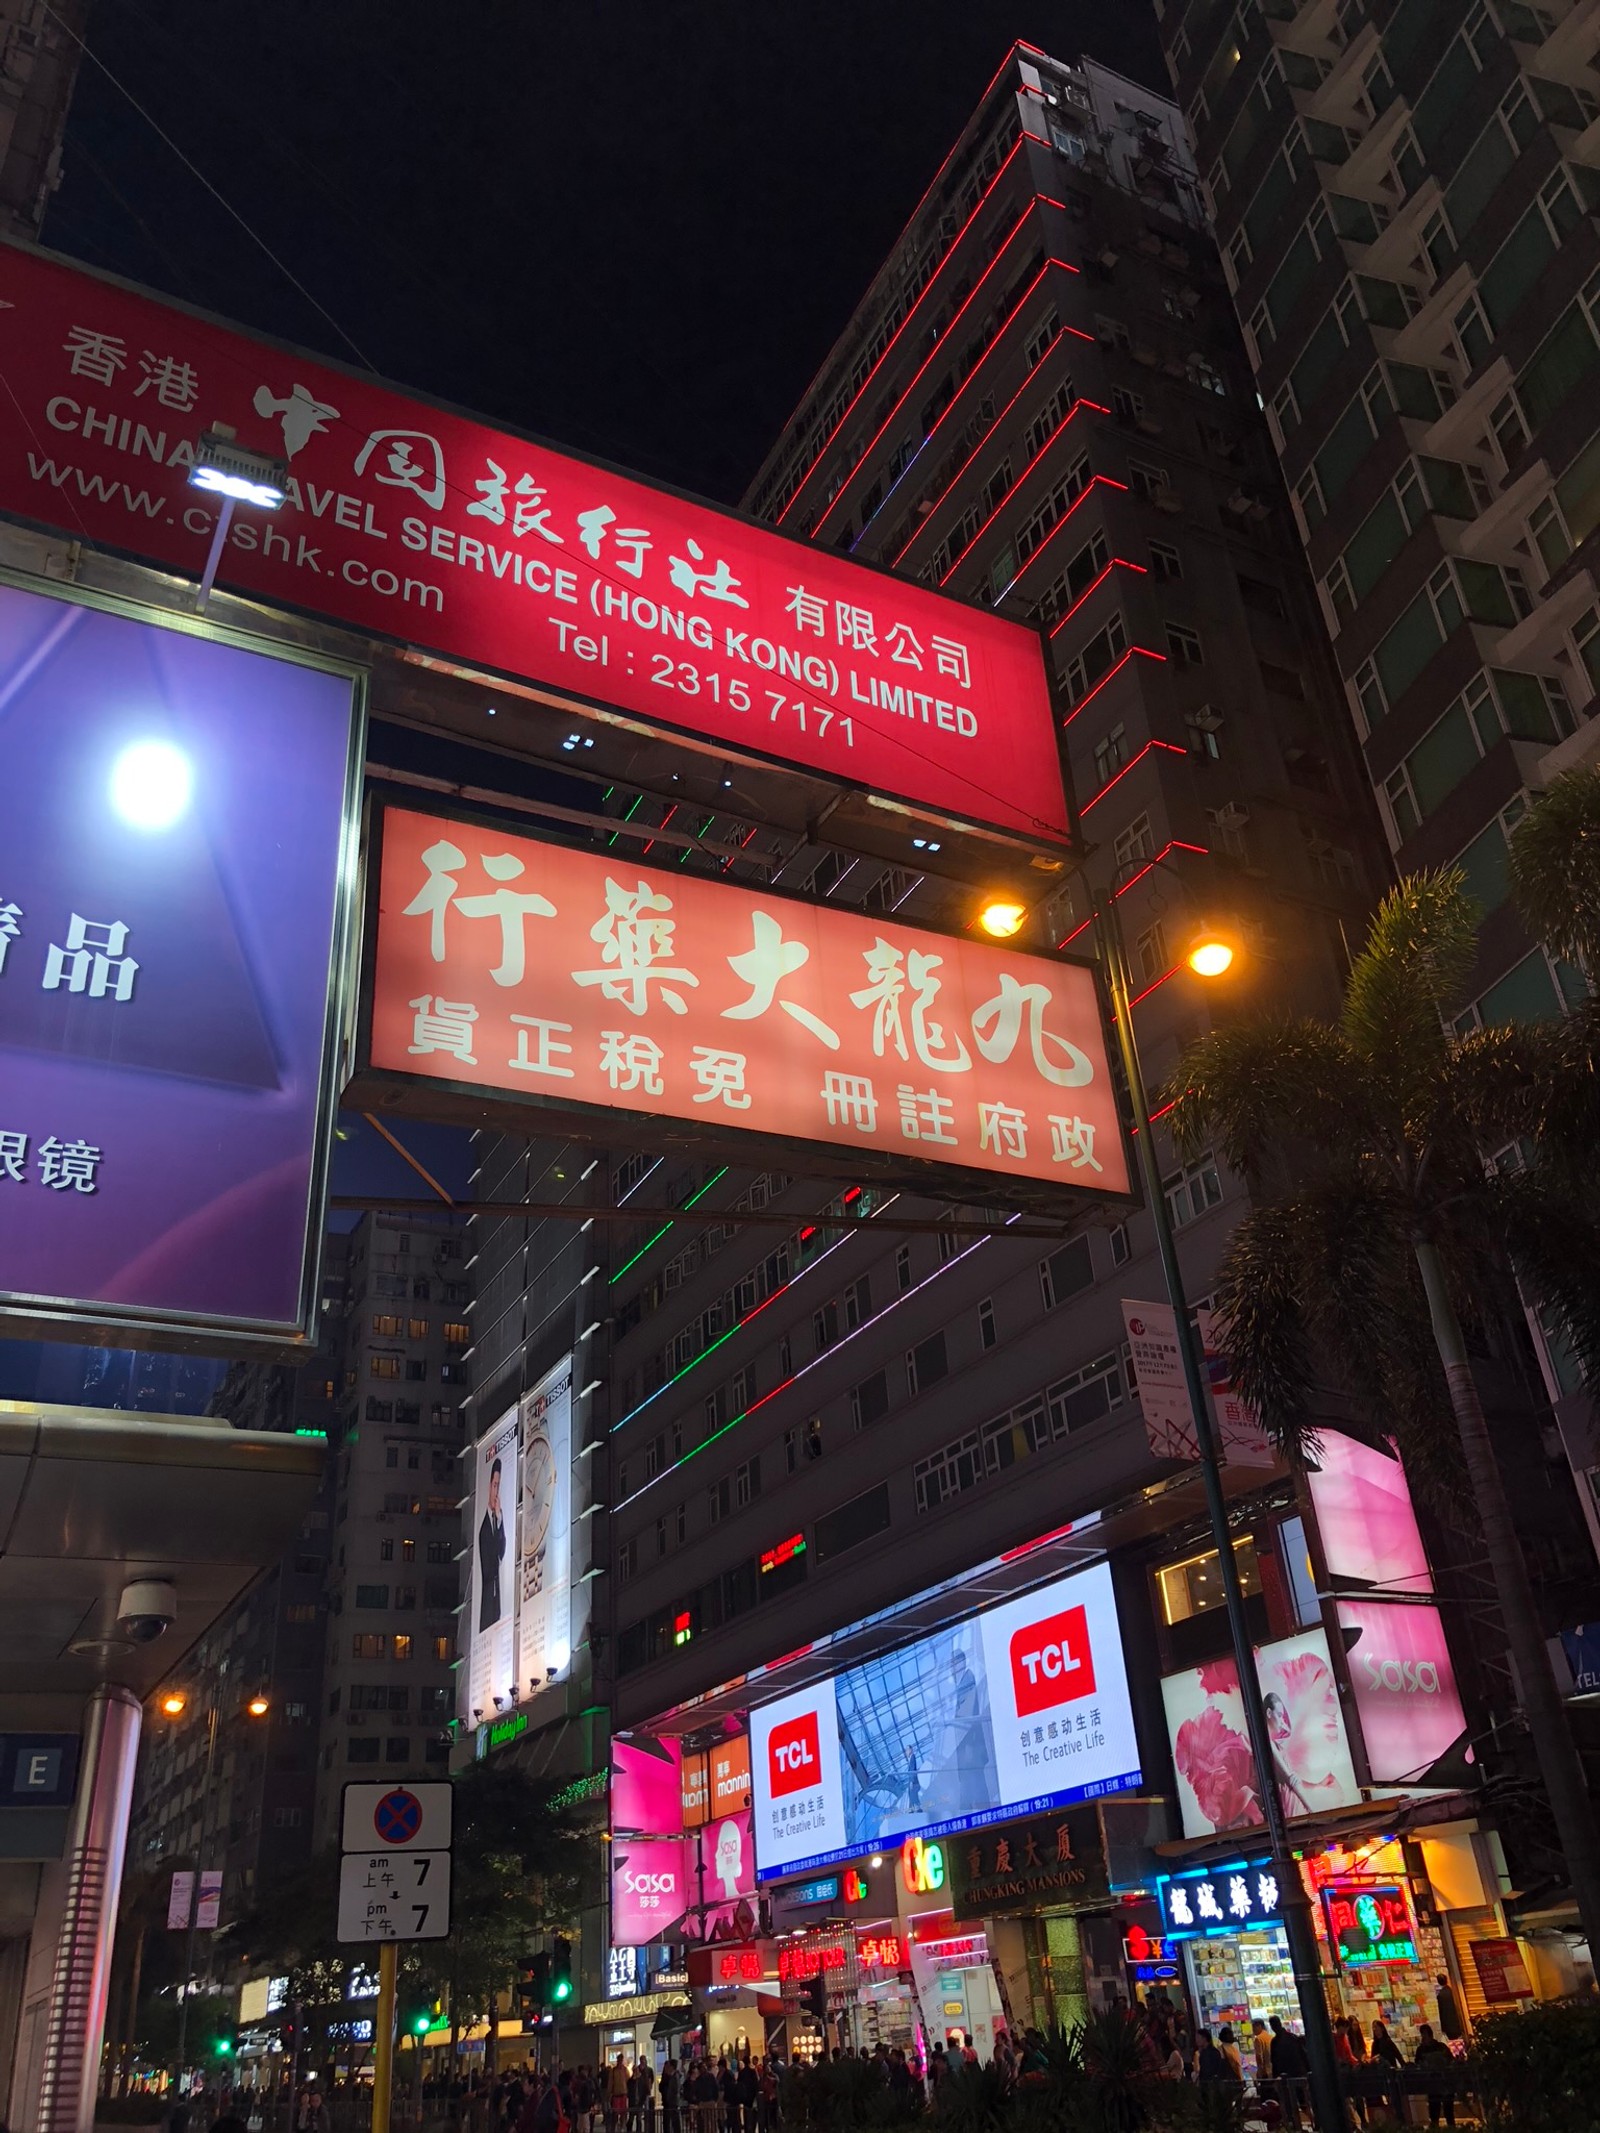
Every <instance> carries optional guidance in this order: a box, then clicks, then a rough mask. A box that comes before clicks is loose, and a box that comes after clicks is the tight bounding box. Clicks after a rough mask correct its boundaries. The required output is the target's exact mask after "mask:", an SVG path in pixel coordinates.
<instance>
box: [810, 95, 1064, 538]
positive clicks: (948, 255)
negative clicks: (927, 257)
mask: <svg viewBox="0 0 1600 2133" xmlns="http://www.w3.org/2000/svg"><path fill="white" fill-rule="evenodd" d="M998 79H999V77H998V76H996V80H998ZM1021 147H1022V142H1021V140H1020V139H1019V140H1016V141H1013V142H1012V144H1011V153H1010V154H1009V155H1008V156H1007V157H1006V159H1005V161H1004V162H1003V163H1002V164H1001V166H1000V168H999V169H998V170H997V171H996V172H995V174H994V176H993V178H991V179H990V181H989V183H988V185H987V186H985V188H984V190H983V191H982V193H980V194H979V196H978V204H977V206H976V207H975V208H974V209H973V210H972V213H971V214H970V215H969V216H968V217H967V219H966V221H965V222H963V223H962V225H961V227H960V229H958V230H957V231H956V233H955V235H954V236H953V237H952V238H951V240H950V244H949V248H948V250H947V251H946V252H945V255H944V257H943V259H941V260H940V262H939V264H938V265H937V266H936V267H935V268H934V270H933V272H932V273H931V274H930V275H929V277H928V282H927V286H926V288H924V289H923V290H922V291H921V292H920V294H919V295H918V296H917V298H916V300H915V301H914V302H913V304H912V306H911V309H910V310H909V311H908V312H907V313H906V315H905V317H904V318H903V319H902V320H901V321H900V323H899V325H898V326H896V328H895V329H894V332H893V333H892V334H891V335H890V337H889V340H888V342H887V343H886V344H885V347H884V351H883V353H882V355H880V356H879V358H878V360H877V362H876V363H874V364H873V366H872V368H871V369H870V370H869V371H868V372H867V374H866V376H865V377H864V378H863V379H862V381H861V383H860V385H859V386H857V388H856V390H855V391H854V392H853V393H852V394H851V395H850V398H849V400H848V401H847V403H846V404H845V406H844V408H843V409H842V410H841V412H840V415H839V419H838V421H837V422H836V423H835V424H834V425H833V428H832V429H831V430H829V432H828V434H827V436H826V437H824V438H823V439H822V441H821V443H820V444H819V445H818V446H817V449H816V454H815V456H814V458H813V459H812V461H811V463H810V465H809V466H808V467H807V468H806V470H805V473H804V474H803V475H802V476H801V479H800V486H799V488H797V489H796V490H795V492H794V494H793V496H791V497H790V499H789V501H788V502H787V503H786V504H785V505H784V507H783V509H782V510H781V511H780V512H779V513H778V517H777V521H776V523H777V524H778V525H780V526H781V525H782V524H783V522H784V520H785V519H786V518H787V517H788V516H789V513H790V512H791V511H792V510H793V509H794V507H795V505H796V504H797V503H799V501H800V499H801V497H802V496H804V495H805V493H806V489H807V487H808V486H809V484H810V481H811V477H812V475H813V474H815V472H816V471H817V468H818V467H819V466H820V465H821V464H822V458H823V454H824V453H825V452H826V451H827V449H828V447H829V445H830V444H832V442H833V440H834V438H835V437H837V436H838V434H839V432H840V431H841V430H842V429H843V428H844V426H845V424H846V423H847V422H848V421H849V420H850V413H851V409H852V408H854V406H855V404H856V402H857V401H858V400H859V399H860V398H861V395H862V394H863V393H864V392H865V391H866V389H867V387H868V386H869V385H870V384H871V383H872V381H873V379H874V378H875V377H876V376H877V375H878V372H879V371H880V370H881V369H882V368H883V366H884V364H885V363H887V362H888V360H889V358H890V356H891V355H892V354H893V353H894V350H895V346H896V344H897V343H898V341H899V339H900V336H901V334H902V333H904V332H905V330H906V328H907V327H908V326H909V325H910V324H911V321H912V320H913V319H914V318H915V317H916V315H917V313H918V312H919V311H920V310H921V308H922V300H923V297H925V296H929V295H931V294H932V292H933V290H934V289H935V288H936V287H937V285H938V281H939V277H940V275H941V274H942V273H943V272H944V270H945V268H946V267H947V266H948V265H949V264H950V262H951V260H952V259H954V258H955V256H956V253H957V252H958V251H959V250H960V249H961V240H962V238H963V237H965V236H966V234H967V232H968V230H970V229H971V227H972V225H973V223H974V222H975V221H976V220H977V219H978V217H979V216H980V215H981V214H982V213H983V210H984V208H985V207H986V206H987V204H988V201H989V197H990V195H991V194H992V193H993V191H994V189H995V187H996V186H997V185H998V184H999V183H1000V180H1001V179H1002V178H1003V177H1004V176H1005V174H1006V172H1007V171H1008V170H1009V169H1010V168H1011V161H1012V157H1013V156H1015V155H1017V154H1018V153H1019V152H1020V150H1021ZM930 189H931V188H930ZM923 197H924V198H926V197H927V195H926V194H924V196H923ZM916 219H917V218H916V215H915V214H914V213H913V215H912V217H911V221H912V222H915V220H916ZM1022 220H1023V221H1024V222H1025V221H1026V220H1027V210H1026V208H1024V210H1023V213H1022ZM910 227H911V223H910V222H908V223H907V224H906V228H907V229H909V228H910ZM1015 234H1016V233H1015V231H1013V232H1012V235H1013V236H1014V235H1015ZM901 235H902V236H903V235H904V231H902V232H901ZM898 242H899V239H898V238H897V239H896V243H898ZM1008 242H1009V240H1008Z"/></svg>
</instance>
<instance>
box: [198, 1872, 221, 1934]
mask: <svg viewBox="0 0 1600 2133" xmlns="http://www.w3.org/2000/svg"><path fill="white" fill-rule="evenodd" d="M221 1918H222V1875H221V1874H220V1873H219V1872H216V1871H212V1872H208V1873H204V1874H202V1875H201V1876H200V1908H199V1910H198V1911H197V1912H196V1913H195V1921H194V1922H195V1924H196V1925H197V1926H198V1927H199V1929H200V1931H201V1932H202V1933H213V1932H215V1931H216V1928H217V1926H218V1924H219V1923H220V1922H221Z"/></svg>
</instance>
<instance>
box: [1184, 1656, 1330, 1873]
mask: <svg viewBox="0 0 1600 2133" xmlns="http://www.w3.org/2000/svg"><path fill="white" fill-rule="evenodd" d="M1256 1668H1257V1672H1258V1674H1259V1676H1260V1680H1261V1697H1262V1703H1263V1705H1264V1707H1265V1710H1266V1717H1267V1733H1268V1736H1269V1738H1270V1739H1271V1742H1272V1747H1273V1755H1274V1760H1275V1763H1276V1766H1277V1775H1278V1792H1279V1797H1280V1798H1281V1800H1282V1802H1283V1811H1284V1814H1285V1816H1286V1817H1287V1818H1289V1819H1293V1818H1294V1817H1296V1816H1298V1815H1309V1814H1321V1813H1323V1812H1324V1811H1326V1810H1327V1809H1329V1808H1336V1807H1354V1806H1356V1805H1358V1804H1359V1802H1360V1799H1361V1790H1360V1787H1359V1786H1358V1785H1357V1783H1356V1774H1355V1768H1354V1765H1353V1764H1352V1762H1351V1760H1350V1744H1349V1741H1348V1740H1347V1738H1346V1736H1345V1730H1344V1720H1343V1718H1342V1716H1341V1714H1340V1710H1339V1688H1338V1683H1337V1680H1336V1679H1335V1676H1334V1671H1333V1666H1332V1662H1331V1661H1330V1659H1329V1656H1328V1640H1327V1636H1326V1634H1325V1633H1324V1632H1323V1631H1322V1630H1320V1629H1314V1630H1306V1631H1303V1632H1301V1634H1299V1635H1298V1636H1293V1637H1284V1638H1281V1639H1280V1640H1279V1641H1278V1642H1277V1643H1275V1644H1265V1645H1260V1646H1258V1647H1257V1650H1256ZM1161 1695H1162V1701H1163V1702H1164V1704H1165V1706H1166V1713H1167V1738H1168V1740H1169V1742H1170V1744H1171V1747H1172V1761H1173V1765H1174V1768H1175V1769H1176V1771H1177V1774H1178V1799H1179V1803H1180V1805H1181V1807H1182V1810H1183V1833H1184V1835H1185V1836H1186V1837H1205V1836H1210V1835H1211V1834H1212V1833H1213V1832H1214V1831H1217V1830H1227V1829H1251V1828H1254V1827H1256V1826H1258V1825H1259V1824H1260V1823H1261V1821H1262V1819H1263V1817H1262V1813H1261V1800H1260V1795H1259V1792H1258V1789H1257V1785H1256V1775H1255V1766H1254V1763H1253V1761H1252V1759H1251V1755H1250V1740H1249V1735H1248V1733H1247V1732H1246V1730H1245V1715H1244V1699H1243V1697H1242V1696H1241V1694H1240V1691H1239V1672H1238V1669H1237V1667H1236V1666H1235V1665H1234V1663H1233V1661H1232V1660H1231V1659H1214V1660H1211V1661H1210V1662H1208V1664H1206V1665H1205V1666H1197V1667H1191V1668H1189V1669H1188V1670H1187V1671H1186V1672H1184V1673H1181V1674H1168V1675H1165V1676H1164V1677H1163V1679H1162V1683H1161Z"/></svg>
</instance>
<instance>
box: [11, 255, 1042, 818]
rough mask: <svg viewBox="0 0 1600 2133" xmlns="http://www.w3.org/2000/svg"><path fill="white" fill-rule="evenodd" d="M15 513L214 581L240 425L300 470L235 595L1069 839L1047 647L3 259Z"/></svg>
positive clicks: (460, 419) (368, 385)
mask: <svg viewBox="0 0 1600 2133" xmlns="http://www.w3.org/2000/svg"><path fill="white" fill-rule="evenodd" d="M0 370H3V373H4V376H5V380H6V387H7V391H8V394H9V396H10V415H11V419H10V420H8V421H7V422H6V424H5V425H4V428H3V431H0V511H4V512H7V513H10V514H11V515H13V516H14V517H18V518H23V519H28V520H32V521H34V522H36V523H40V524H43V525H46V526H51V527H58V528H59V529H60V530H61V531H62V532H63V533H65V534H67V535H69V536H70V537H73V538H78V537H81V536H85V535H86V536H88V537H89V538H90V539H92V540H94V541H97V542H101V543H103V544H105V545H106V546H109V547H112V548H117V549H121V550H122V551H124V552H125V553H127V554H130V555H135V556H139V557H143V558H147V559H149V560H150V561H153V562H156V563H161V564H166V565H170V566H172V567H173V568H175V569H178V570H180V571H184V572H186V573H188V574H190V575H192V576H194V577H196V578H198V577H199V575H200V572H201V569H202V567H203V566H204V563H205V559H206V552H207V548H208V546H209V544H210V540H211V534H212V530H213V525H214V517H215V509H216V506H215V504H214V502H213V501H211V500H209V499H206V498H203V497H202V496H201V494H200V493H199V492H197V491H195V490H193V489H190V488H189V487H187V486H186V484H187V478H188V471H189V468H190V466H191V465H192V463H193V458H194V450H193V447H194V443H195V440H196V439H197V438H198V437H199V436H200V434H201V433H202V431H204V430H205V429H207V428H208V427H209V426H210V425H211V424H213V423H222V424H226V425H228V426H229V427H231V428H232V429H233V430H235V431H236V432H237V435H238V440H239V443H240V444H241V445H243V446H246V447H248V448H250V449H252V450H255V451H260V452H263V453H265V454H266V455H268V456H269V457H270V458H272V459H276V460H282V461H287V463H288V469H289V488H288V498H287V502H286V503H285V505H284V507H283V509H282V510H280V511H278V512H275V513H273V514H271V515H270V516H268V515H264V514H262V513H259V512H255V511H250V510H241V511H240V512H239V513H238V514H237V515H236V517H235V519H234V522H233V526H232V530H231V532H230V533H229V536H228V540H227V544H226V547H225V549H224V553H223V558H222V565H221V571H220V575H219V583H220V584H221V585H222V586H223V587H224V588H226V589H232V590H237V591H240V592H244V593H248V594H251V595H253V596H255V597H257V598H265V599H268V600H274V601H279V602H281V603H283V604H284V605H287V606H291V607H295V608H300V609H304V610H307V611H309V612H311V613H314V614H318V615H325V616H328V617H330V618H331V619H332V620H334V621H336V622H340V623H344V624H347V625H349V626H350V627H352V628H354V629H357V630H359V631H362V632H363V633H367V634H371V635H375V636H380V637H385V638H389V639H391V640H398V641H400V642H402V643H408V644H416V645H419V646H422V647H424V648H426V649H427V650H429V651H432V652H434V653H437V654H442V655H443V656H445V657H446V658H448V659H452V660H455V661H458V662H460V663H462V664H463V665H465V666H468V667H470V668H472V669H475V670H485V669H487V670H491V671H496V672H500V673H503V674H506V675H508V676H511V677H513V678H518V679H521V680H523V681H525V682H528V683H530V684H532V685H534V686H535V688H536V689H539V690H547V691H550V692H552V693H554V694H555V695H557V696H559V697H560V698H561V699H566V700H570V699H581V700H585V701H588V702H593V703H600V704H605V705H612V706H615V707H617V708H618V709H620V710H622V711H625V712H627V713H629V714H630V715H632V716H634V717H637V718H642V719H645V720H648V721H650V722H651V723H652V724H654V725H661V726H669V727H676V728H678V729H681V730H683V731H685V732H687V733H689V734H692V735H694V736H697V737H699V738H701V739H704V740H709V741H713V742H715V743H717V744H719V745H726V746H728V747H732V748H735V749H740V750H743V751H745V752H747V753H755V754H760V755H764V756H769V757H773V758H775V759H777V760H779V761H781V762H785V763H790V764H793V765H794V766H795V767H796V768H798V769H801V770H806V771H809V772H811V773H812V774H813V775H817V776H822V777H827V778H838V779H844V780H848V781H849V782H850V783H851V784H854V785H859V786H863V787H866V788H869V789H871V790H874V791H877V792H882V793H886V794H893V795H896V796H898V797H900V798H902V799H907V800H911V801H914V802H919V803H922V804H924V805H926V806H928V807H931V808H933V809H936V810H939V811H941V812H944V811H948V812H949V813H951V814H953V815H957V816H961V817H964V818H966V819H969V820H976V821H980V822H989V823H993V824H995V825H996V826H998V827H1001V828H1004V829H1007V830H1011V831H1018V832H1022V833H1024V834H1027V835H1042V836H1046V837H1051V838H1060V839H1064V838H1065V837H1066V835H1067V812H1066V803H1065V799H1064V797H1063V793H1062V783H1061V770H1060V761H1059V757H1058V754H1057V749H1056V736H1055V726H1054V720H1053V715H1052V712H1051V708H1050V699H1049V691H1048V686H1047V682H1046V676H1045V665H1044V656H1043V645H1042V642H1041V640H1040V638H1039V635H1038V633H1037V632H1036V631H1035V630H1032V629H1029V628H1027V627H1024V626H1023V625H1021V624H1019V623H1015V622H1009V621H1005V620H1003V619H1002V618H1001V617H1000V616H998V615H994V614H990V613H987V612H985V611H984V610H983V609H981V608H972V607H968V606H966V605H964V604H961V603H959V602H956V601H953V600H950V599H948V598H945V597H942V596H941V595H940V594H938V593H935V592H931V591H929V590H928V589H927V588H925V587H924V586H921V585H918V584H915V583H912V582H908V581H907V580H905V579H899V578H892V577H889V576H887V575H885V574H883V573H881V572H878V571H874V570H868V569H866V568H864V567H863V566H862V565H861V564H859V563H852V562H851V561H849V559H848V558H847V557H845V556H843V555H840V554H839V553H838V552H837V551H836V550H835V549H832V548H827V547H810V546H808V545H804V544H802V543H800V542H797V541H793V540H790V539H788V538H786V537H785V536H783V535H781V534H776V533H773V532H770V531H768V530H767V529H765V528H762V527H758V526H755V525H753V524H751V523H749V522H748V521H746V520H744V519H740V518H736V517H734V516H733V515H732V514H731V513H729V512H726V511H721V510H718V509H717V508H716V507H715V506H714V505H711V504H705V503H700V502H698V501H695V500H693V499H691V498H688V497H684V496H680V495H676V494H673V493H672V492H670V491H666V490H662V489H655V488H650V487H648V486H647V485H646V484H645V483H643V482H640V481H637V480H635V479H632V478H631V477H629V476H627V475H624V474H618V473H615V472H613V471H611V470H610V469H609V468H606V467H599V466H593V465H590V464H589V463H587V462H586V461H583V460H578V459H574V458H572V457H571V456H570V455H568V454H566V453H563V452H557V451H554V450H552V449H551V447H549V446H548V445H544V444H538V443H535V442H533V441H532V440H530V439H527V438H523V437H518V436H513V435H510V434H508V433H507V432H505V431H501V430H495V429H492V428H490V427H489V425H488V424H486V423H483V422H479V421H476V420H474V419H473V418H472V417H471V416H468V415H462V414H458V413H455V412H453V411H451V410H448V409H445V408H440V407H435V406H432V405H427V404H423V403H420V402H418V401H416V400H414V399H410V398H408V397H407V396H406V395H405V394H403V393H402V392H399V391H396V390H395V389H394V388H393V387H391V386H387V385H384V384H381V383H379V382H378V381H377V380H375V379H373V378H370V377H358V376H352V375H350V374H348V373H346V372H344V371H340V370H335V369H333V368H332V367H330V366H329V365H328V364H326V363H320V362H316V361H314V360H313V359H312V358H310V357H309V356H304V355H300V354H297V353H295V352H294V351H292V350H289V349H284V348H279V347H274V346H271V345H269V344H268V343H266V342H263V341H259V340H253V339H251V338H249V337H248V336H247V335H245V334H243V333H240V332H238V331H237V330H235V329H233V328H231V327H229V326H226V325H224V324H222V323H220V322H218V321H214V320H212V319H209V318H203V317H197V316H195V315H194V314H193V313H191V312H188V311H183V310H180V309H178V308H177V307H176V306H175V305H172V304H170V303H167V302H164V301H163V300H161V299H160V298H157V297H155V296H151V295H148V294H146V293H145V292H143V291H141V290H137V289H132V288H129V287H126V286H124V285H120V284H118V283H115V282H109V281H105V280H102V279H100V278H99V277H97V276H95V275H93V274H90V273H87V272H85V270H84V269H83V268H81V267H79V266H76V265H73V264H71V263H69V262H67V261H65V260H57V259H52V258H50V257H49V256H48V255H47V254H41V253H39V252H36V251H33V250H23V249H21V248H18V247H15V246H11V245H7V246H4V247H3V248H0Z"/></svg>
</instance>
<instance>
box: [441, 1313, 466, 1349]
mask: <svg viewBox="0 0 1600 2133" xmlns="http://www.w3.org/2000/svg"><path fill="white" fill-rule="evenodd" d="M440 1331H441V1332H442V1333H443V1335H444V1337H445V1339H446V1340H447V1341H448V1342H449V1343H450V1345H451V1347H452V1348H465V1347H467V1346H469V1345H470V1343H471V1340H472V1328H471V1327H470V1326H469V1325H468V1324H467V1322H466V1320H465V1319H464V1318H447V1319H446V1320H445V1322H444V1324H443V1326H442V1327H441V1328H440Z"/></svg>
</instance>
